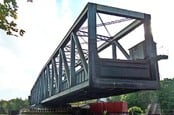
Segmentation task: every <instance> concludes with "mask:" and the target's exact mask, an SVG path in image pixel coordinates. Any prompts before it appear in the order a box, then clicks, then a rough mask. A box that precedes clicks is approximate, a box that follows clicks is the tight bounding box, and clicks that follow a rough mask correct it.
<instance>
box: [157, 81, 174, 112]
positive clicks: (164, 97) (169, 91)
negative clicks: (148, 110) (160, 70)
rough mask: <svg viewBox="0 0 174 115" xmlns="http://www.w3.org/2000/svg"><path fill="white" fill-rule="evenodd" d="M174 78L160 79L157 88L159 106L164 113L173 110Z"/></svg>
mask: <svg viewBox="0 0 174 115" xmlns="http://www.w3.org/2000/svg"><path fill="white" fill-rule="evenodd" d="M173 89H174V79H167V78H166V79H164V80H163V81H161V88H160V90H159V101H160V105H161V108H162V109H163V111H164V112H165V113H166V112H168V111H171V110H174V90H173Z"/></svg>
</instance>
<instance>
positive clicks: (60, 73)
mask: <svg viewBox="0 0 174 115" xmlns="http://www.w3.org/2000/svg"><path fill="white" fill-rule="evenodd" d="M61 55H62V54H61V53H60V50H59V92H61V91H62V56H61Z"/></svg>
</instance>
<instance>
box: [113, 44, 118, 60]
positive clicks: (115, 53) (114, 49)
mask: <svg viewBox="0 0 174 115" xmlns="http://www.w3.org/2000/svg"><path fill="white" fill-rule="evenodd" d="M112 58H113V59H117V48H116V44H115V43H112Z"/></svg>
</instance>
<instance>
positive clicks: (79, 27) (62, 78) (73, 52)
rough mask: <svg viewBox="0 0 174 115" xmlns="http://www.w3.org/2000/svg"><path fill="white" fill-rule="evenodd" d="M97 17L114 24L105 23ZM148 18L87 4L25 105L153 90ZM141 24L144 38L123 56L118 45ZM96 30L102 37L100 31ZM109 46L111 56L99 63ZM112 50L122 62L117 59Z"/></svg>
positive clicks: (154, 76) (155, 85)
mask: <svg viewBox="0 0 174 115" xmlns="http://www.w3.org/2000/svg"><path fill="white" fill-rule="evenodd" d="M102 16H103V17H104V18H105V19H107V17H108V16H112V17H114V16H115V17H119V19H118V20H116V21H108V22H104V21H103V19H102ZM120 17H121V18H120ZM150 18H151V17H150V15H149V14H144V13H140V12H135V11H129V10H124V9H119V8H114V7H108V6H103V5H98V4H93V3H88V4H87V5H86V7H85V8H84V10H83V11H82V12H81V14H80V16H79V17H78V18H77V20H76V21H75V23H74V24H73V26H72V27H71V28H70V30H69V31H68V33H67V34H66V36H65V37H64V39H63V40H62V42H61V43H60V44H59V46H58V47H57V48H56V50H55V51H54V53H53V54H52V56H51V57H50V58H49V60H48V62H47V63H46V64H45V66H44V67H43V69H42V70H41V72H40V74H39V76H38V78H37V80H36V82H35V84H34V86H33V88H32V90H31V96H30V104H31V105H46V106H51V105H58V104H60V103H69V102H73V101H78V100H86V99H92V98H100V97H106V96H110V95H119V94H123V93H128V92H132V91H137V90H144V89H157V88H158V87H159V75H158V74H159V73H158V64H157V60H156V57H157V54H156V44H155V43H154V41H153V37H152V34H151V27H150ZM127 21H129V23H128V24H127V25H126V26H125V27H124V28H121V29H120V30H119V31H117V32H116V33H114V34H113V32H112V34H111V32H110V31H109V29H108V26H109V25H111V24H116V23H124V22H127ZM98 22H100V24H99V23H98ZM142 24H143V25H144V26H143V27H144V38H145V39H144V41H142V42H140V43H139V44H136V45H135V46H134V47H133V48H131V49H130V50H129V51H130V52H128V51H127V50H126V49H125V48H124V47H123V46H122V45H121V44H120V43H119V40H121V39H122V38H123V37H125V36H126V35H128V34H129V33H131V32H132V31H134V30H135V29H136V28H137V27H139V26H140V25H142ZM101 26H102V27H103V28H104V30H105V32H106V33H107V34H102V33H104V32H103V30H102V31H101V32H100V30H99V29H98V28H100V27H101ZM113 29H114V28H113ZM108 47H111V52H110V53H111V54H112V57H111V58H101V57H100V56H99V53H100V52H103V51H104V50H105V49H107V48H108ZM117 49H119V50H120V51H121V53H122V54H123V55H124V56H125V58H126V59H124V60H120V59H118V58H117V54H118V53H117ZM137 52H138V53H139V52H140V54H141V56H137V55H138V54H136V53H137Z"/></svg>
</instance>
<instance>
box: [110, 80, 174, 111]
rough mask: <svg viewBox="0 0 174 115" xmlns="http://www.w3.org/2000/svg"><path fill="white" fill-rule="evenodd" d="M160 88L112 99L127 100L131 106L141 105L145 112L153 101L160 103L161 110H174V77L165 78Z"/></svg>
mask: <svg viewBox="0 0 174 115" xmlns="http://www.w3.org/2000/svg"><path fill="white" fill-rule="evenodd" d="M160 84H161V87H160V89H159V90H151V91H139V92H135V93H129V94H125V95H121V96H114V97H112V98H111V100H112V101H114V100H116V101H126V102H127V103H128V106H129V108H131V107H135V106H137V107H140V108H141V109H142V110H143V111H144V112H145V110H146V109H147V107H148V105H149V104H151V103H159V104H160V107H161V111H162V112H163V113H168V112H170V111H174V90H173V89H174V79H167V78H166V79H164V80H162V81H160Z"/></svg>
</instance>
